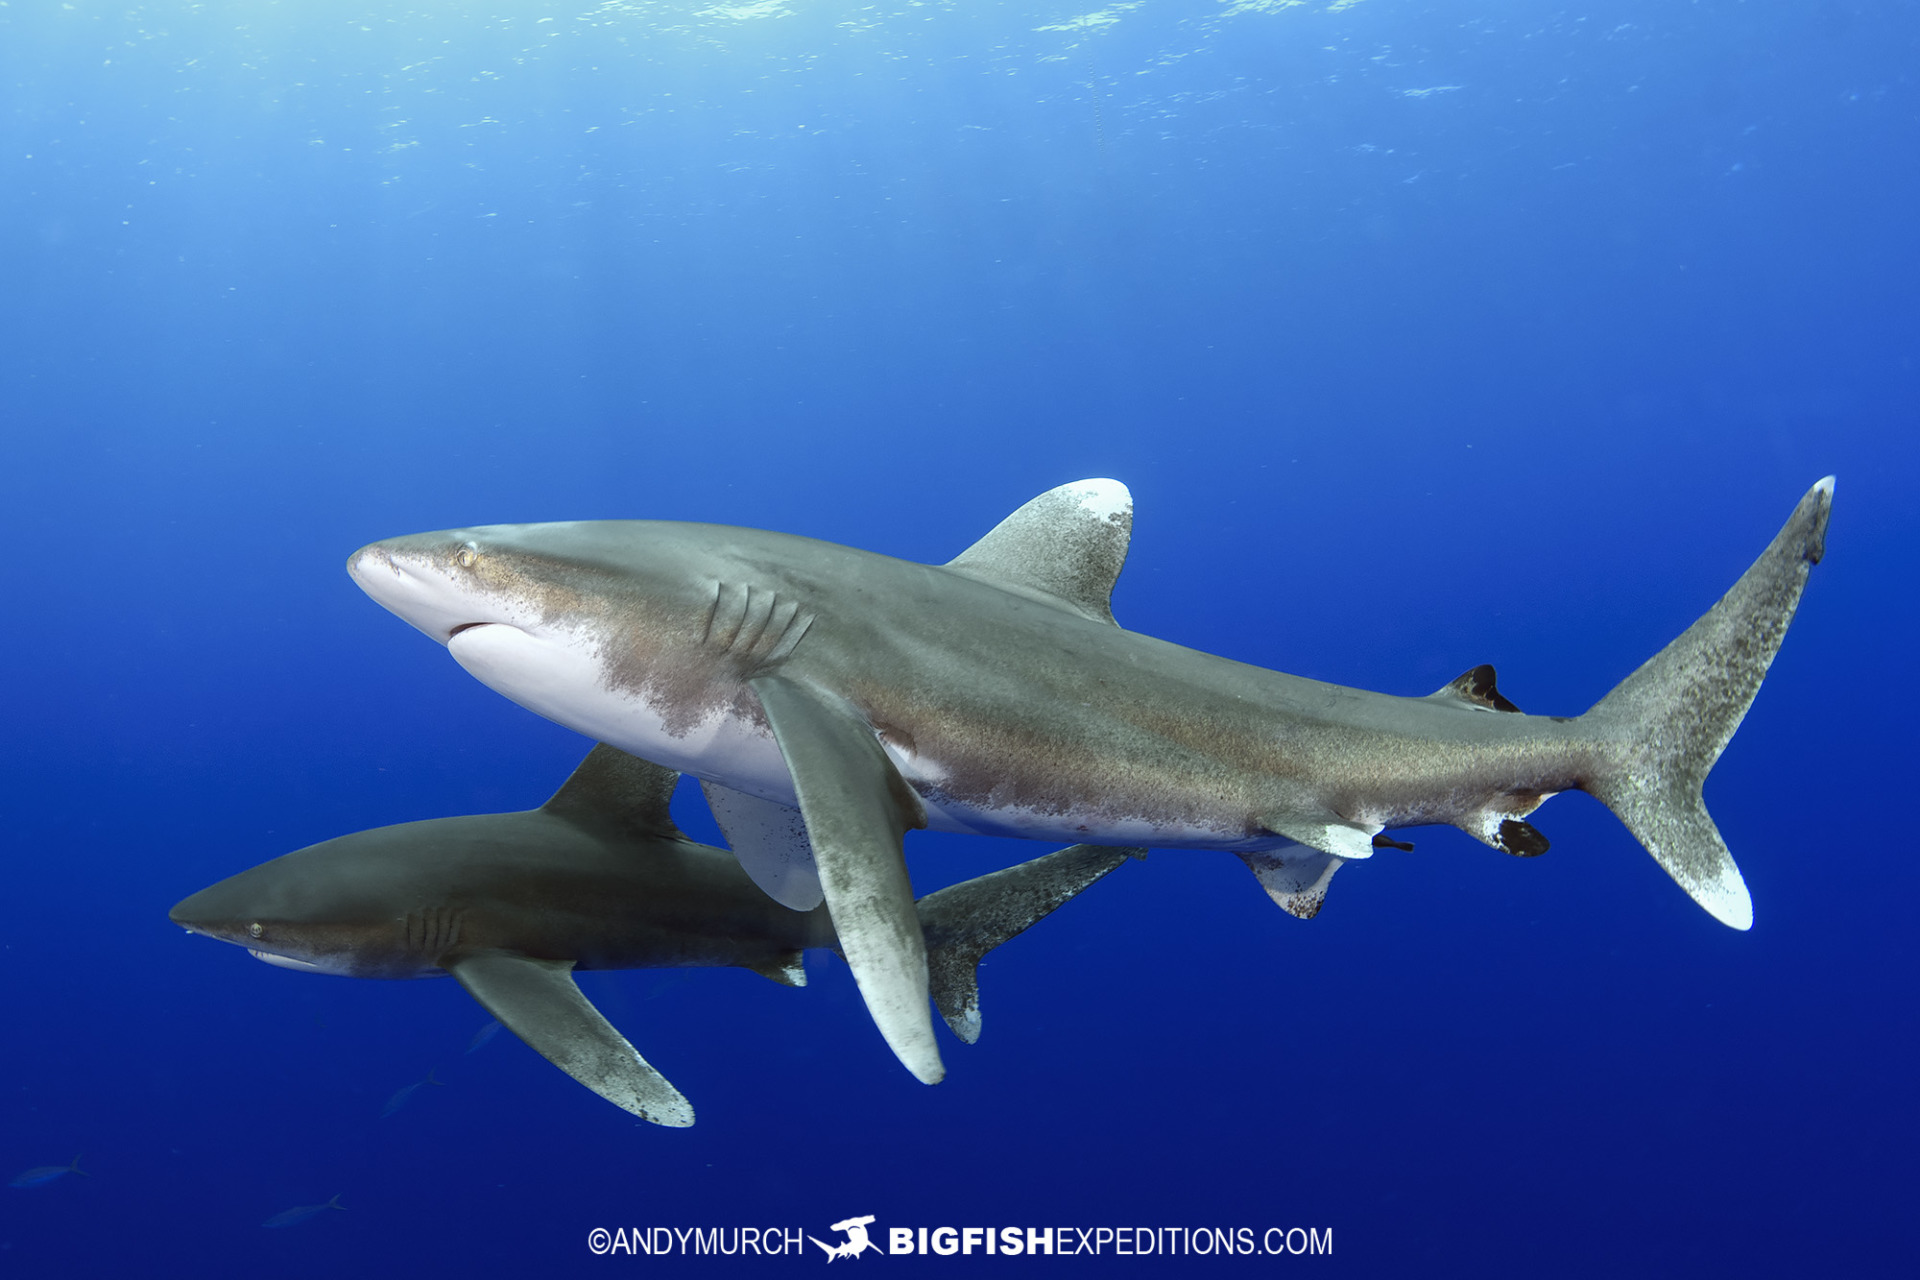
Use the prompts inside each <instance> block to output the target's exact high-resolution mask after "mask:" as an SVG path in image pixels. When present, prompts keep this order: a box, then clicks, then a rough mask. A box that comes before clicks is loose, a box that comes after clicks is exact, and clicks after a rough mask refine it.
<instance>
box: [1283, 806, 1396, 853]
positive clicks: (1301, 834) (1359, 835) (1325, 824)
mask: <svg viewBox="0 0 1920 1280" xmlns="http://www.w3.org/2000/svg"><path fill="white" fill-rule="evenodd" d="M1260 825H1261V826H1263V827H1265V828H1266V829H1267V830H1268V831H1271V832H1273V833H1274V834H1275V835H1277V836H1285V837H1286V838H1287V839H1289V840H1292V841H1294V842H1295V843H1297V844H1304V845H1306V846H1308V847H1309V848H1312V849H1318V850H1320V851H1321V852H1322V853H1330V854H1332V855H1333V856H1335V857H1336V858H1343V859H1345V860H1346V861H1348V862H1353V861H1355V860H1357V859H1360V858H1371V857H1372V856H1373V838H1374V836H1376V835H1378V834H1379V833H1380V827H1379V826H1378V825H1377V824H1376V825H1371V826H1369V825H1365V824H1362V823H1358V822H1348V821H1347V820H1346V819H1345V818H1342V817H1340V816H1339V815H1338V814H1334V813H1329V812H1327V811H1326V810H1317V811H1305V810H1277V811H1275V812H1272V813H1267V814H1263V815H1261V817H1260Z"/></svg>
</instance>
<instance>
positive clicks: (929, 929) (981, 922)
mask: <svg viewBox="0 0 1920 1280" xmlns="http://www.w3.org/2000/svg"><path fill="white" fill-rule="evenodd" d="M1146 856H1147V851H1146V850H1145V849H1108V848H1102V847H1101V846H1099V845H1091V844H1076V845H1073V846H1070V847H1069V848H1065V849H1061V850H1059V851H1057V852H1055V853H1049V854H1047V855H1045V856H1044V857H1039V858H1034V859H1033V860H1032V861H1029V862H1023V863H1021V864H1020V865H1019V866H1017V867H1008V868H1007V869H1006V870H1004V871H995V872H992V873H990V874H988V875H984V876H976V877H975V878H974V879H972V880H966V881H962V882H961V883H959V884H956V885H950V886H948V887H947V888H945V889H941V890H939V891H938V892H936V893H930V894H928V895H927V896H926V897H924V898H922V899H920V901H919V904H918V909H919V913H920V927H921V928H922V929H923V930H925V932H926V939H927V970H928V974H929V978H930V982H931V986H932V993H933V1003H934V1007H935V1008H937V1009H939V1010H940V1016H941V1017H943V1018H945V1019H946V1020H947V1025H948V1026H949V1027H951V1028H952V1029H953V1034H955V1035H957V1036H959V1037H960V1038H961V1039H962V1040H964V1041H966V1042H967V1043H968V1044H972V1043H973V1042H974V1041H976V1040H978V1039H979V1038H980V974H979V965H980V957H982V956H984V955H986V954H987V952H989V951H991V950H993V949H994V948H995V947H997V946H999V945H1000V944H1001V943H1003V942H1005V941H1006V940H1007V939H1009V938H1012V937H1016V936H1018V935H1019V934H1021V933H1023V932H1025V931H1026V930H1027V929H1028V928H1029V927H1031V926H1032V925H1034V924H1037V923H1038V922H1040V921H1041V920H1044V919H1046V917H1047V916H1049V915H1051V914H1052V913H1053V911H1054V910H1055V909H1056V908H1058V907H1059V906H1061V905H1062V904H1063V903H1065V902H1067V901H1069V900H1070V899H1072V898H1073V897H1074V896H1076V895H1077V894H1078V893H1079V892H1080V891H1081V890H1082V889H1085V888H1086V887H1087V886H1088V885H1090V884H1092V883H1094V881H1096V880H1098V879H1100V878H1101V877H1102V876H1104V875H1106V874H1107V873H1108V872H1109V871H1112V870H1113V869H1114V868H1115V867H1117V866H1119V865H1120V864H1121V863H1123V862H1125V861H1126V860H1127V859H1128V858H1129V857H1133V858H1144V857H1146Z"/></svg>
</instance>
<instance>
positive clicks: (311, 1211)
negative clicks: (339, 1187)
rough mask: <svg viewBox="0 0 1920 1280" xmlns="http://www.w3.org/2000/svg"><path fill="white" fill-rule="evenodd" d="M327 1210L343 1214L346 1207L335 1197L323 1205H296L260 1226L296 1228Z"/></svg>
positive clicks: (283, 1210)
mask: <svg viewBox="0 0 1920 1280" xmlns="http://www.w3.org/2000/svg"><path fill="white" fill-rule="evenodd" d="M328 1209H338V1210H339V1211H340V1212H342V1213H345V1212H346V1211H347V1206H345V1205H343V1204H341V1203H340V1197H339V1196H338V1195H336V1196H334V1197H333V1199H331V1200H329V1201H327V1202H326V1203H325V1204H297V1205H295V1206H294V1207H293V1208H291V1209H282V1210H281V1211H280V1212H279V1213H276V1214H274V1215H273V1216H272V1217H271V1218H268V1219H267V1220H266V1221H265V1222H263V1223H261V1224H260V1225H261V1226H263V1227H296V1226H299V1225H300V1224H301V1223H303V1222H305V1221H306V1220H307V1219H308V1218H311V1217H314V1216H316V1215H318V1214H322V1213H325V1212H326V1211H327V1210H328Z"/></svg>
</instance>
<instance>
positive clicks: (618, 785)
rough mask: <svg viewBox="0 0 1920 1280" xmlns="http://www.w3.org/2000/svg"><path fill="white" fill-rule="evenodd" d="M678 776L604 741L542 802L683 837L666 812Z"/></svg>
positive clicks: (595, 819)
mask: <svg viewBox="0 0 1920 1280" xmlns="http://www.w3.org/2000/svg"><path fill="white" fill-rule="evenodd" d="M679 781H680V775H679V774H677V773H675V772H674V771H673V770H671V769H668V768H665V767H663V766H661V765H657V764H654V763H652V762H651V761H648V760H642V759H640V757H638V756H630V755H628V754H627V753H626V752H624V751H622V750H620V748H618V747H610V746H608V745H607V744H606V743H604V742H602V743H598V744H596V745H595V746H594V748H593V750H591V751H589V752H587V758H586V759H585V760H582V761H581V762H580V763H579V765H578V766H577V767H575V769H574V771H573V774H572V776H571V777H569V778H568V779H567V780H566V782H565V783H563V784H562V785H561V787H560V789H559V790H558V791H556V792H554V793H553V798H552V799H550V800H548V801H547V802H546V803H545V804H544V805H542V806H540V807H541V808H542V809H544V810H546V811H547V812H548V813H551V814H555V815H557V816H559V817H562V818H568V819H571V820H573V821H575V822H582V823H586V824H588V825H595V824H606V823H614V824H617V825H620V826H623V827H625V828H627V829H628V830H630V831H632V832H633V833H635V834H638V835H644V836H665V837H667V838H668V839H670V840H684V839H686V836H684V835H683V834H681V831H680V828H679V827H677V826H675V825H674V822H673V815H672V814H671V813H670V812H668V806H669V805H670V804H671V803H672V800H673V788H674V786H675V785H676V784H677V783H678V782H679ZM503 1021H504V1019H503Z"/></svg>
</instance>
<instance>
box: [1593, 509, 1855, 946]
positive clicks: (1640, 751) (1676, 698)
mask: <svg viewBox="0 0 1920 1280" xmlns="http://www.w3.org/2000/svg"><path fill="white" fill-rule="evenodd" d="M1832 508H1833V477H1832V476H1828V477H1827V478H1826V479H1824V480H1822V481H1820V483H1818V484H1816V485H1814V486H1813V488H1812V489H1810V490H1808V492H1807V495H1806V496H1805V497H1803V498H1801V499H1800V504H1799V506H1797V507H1795V508H1794V512H1793V515H1792V516H1790V517H1789V518H1788V519H1787V523H1786V526H1785V527H1784V528H1782V529H1781V530H1780V532H1779V534H1778V535H1777V536H1776V537H1775V538H1774V540H1773V542H1772V543H1771V544H1770V545H1769V546H1768V547H1767V549H1766V550H1765V551H1763V552H1761V554H1760V558H1759V559H1758V560H1755V561H1754V562H1753V565H1752V567H1750V568H1749V569H1748V570H1747V571H1746V572H1745V573H1744V574H1742V575H1741V576H1740V580H1739V581H1738V582H1736V583H1734V584H1733V588H1732V590H1730V591H1728V592H1727V594H1726V595H1725V596H1723V597H1721V599H1720V602H1719V603H1718V604H1716V605H1714V606H1713V608H1712V609H1710V610H1708V611H1707V612H1706V614H1704V615H1703V616H1702V617H1701V618H1700V620H1699V621H1697V622H1695V623H1694V624H1693V625H1692V626H1691V627H1688V628H1687V629H1686V631H1684V632H1682V633H1681V635H1680V637H1679V639H1677V640H1675V641H1674V642H1673V643H1672V644H1670V645H1668V646H1667V647H1666V648H1664V649H1662V650H1661V651H1660V652H1659V653H1656V654H1655V655H1654V656H1653V657H1652V658H1650V659H1648V660H1647V662H1646V664H1645V665H1643V666H1642V667H1641V668H1640V669H1639V670H1638V671H1636V672H1634V673H1633V674H1632V675H1630V676H1628V677H1627V678H1626V679H1625V680H1623V681H1621V682H1620V684H1619V685H1618V686H1617V687H1615V689H1614V690H1613V692H1611V693H1609V694H1608V695H1607V696H1606V697H1604V698H1602V699H1601V700H1600V701H1599V702H1598V703H1596V704H1595V705H1594V707H1593V709H1592V710H1591V711H1589V712H1587V714H1586V715H1585V716H1583V717H1582V718H1581V719H1582V722H1583V723H1584V724H1586V725H1588V727H1589V728H1590V729H1591V731H1592V732H1593V733H1594V734H1595V736H1596V737H1597V738H1599V739H1600V740H1601V741H1602V742H1605V743H1608V744H1610V745H1612V746H1613V748H1614V754H1615V756H1616V761H1615V763H1614V765H1613V767H1611V768H1608V769H1606V770H1603V771H1602V772H1600V773H1599V775H1598V776H1596V777H1593V778H1590V779H1588V780H1587V781H1586V783H1585V787H1586V789H1587V790H1588V791H1589V792H1591V793H1592V794H1593V795H1594V797H1595V798H1597V799H1598V800H1600V801H1601V802H1602V803H1603V804H1605V805H1606V806H1607V807H1608V808H1609V809H1611V810H1613V812H1614V813H1615V814H1616V815H1617V816H1618V817H1619V819H1620V821H1622V822H1624V823H1626V825H1627V829H1628V830H1629V831H1631V832H1633V834H1634V836H1635V838H1636V839H1638V840H1639V841H1640V843H1641V844H1642V845H1644V846H1645V847H1646V850H1647V852H1648V853H1651V854H1652V855H1653V856H1654V858H1655V860H1656V861H1658V862H1659V863H1660V865H1661V866H1662V867H1664V868H1666V871H1667V874H1668V875H1670V876H1672V877H1673V878H1674V880H1675V882H1676V883H1678V884H1679V885H1680V887H1681V888H1683V889H1685V890H1686V891H1687V892H1688V893H1689V894H1690V895H1692V897H1693V900H1694V901H1695V902H1697V903H1699V904H1700V905H1701V906H1702V907H1705V908H1706V909H1707V911H1708V912H1710V913H1711V914H1712V915H1713V916H1714V918H1715V919H1717V920H1719V921H1721V922H1722V923H1723V924H1728V925H1731V926H1733V927H1734V928H1736V929H1748V928H1751V927H1752V926H1753V900H1752V898H1751V897H1750V896H1749V895H1748V893H1747V884H1746V881H1745V880H1744V879H1743V878H1742V877H1741V875H1740V868H1739V867H1737V866H1735V865H1734V861H1733V855H1732V854H1730V853H1729V852H1728V851H1727V846H1726V842H1725V841H1723V840H1722V839H1721V838H1720V832H1719V829H1718V828H1716V827H1715V826H1714V825H1713V819H1712V818H1711V817H1709V816H1707V807H1706V804H1705V802H1704V801H1703V800H1702V798H1701V794H1700V789H1701V785H1702V784H1703V783H1704V782H1705V781H1706V777H1707V771H1708V770H1710V769H1711V768H1713V765H1714V762H1715V761H1716V760H1718V759H1719V758H1720V753H1721V751H1723V750H1725V748H1726V745H1727V742H1728V741H1729V740H1730V739H1731V738H1732V737H1733V733H1734V730H1735V729H1737V728H1739V727H1740V721H1741V720H1742V719H1743V718H1744V717H1745V716H1746V714H1747V707H1748V706H1749V705H1750V704H1751V703H1752V702H1753V698H1754V695H1755V694H1756V693H1758V692H1759V690H1760V682H1761V680H1763V679H1764V678H1765V677H1766V674H1767V668H1768V667H1769V666H1770V665H1772V663H1773V655H1774V654H1775V653H1777V652H1779V649H1780V642H1781V641H1782V640H1783V639H1785V638H1786V634H1787V626H1788V624H1789V623H1791V622H1792V621H1793V614H1794V610H1795V609H1796V608H1798V607H1799V604H1800V593H1801V592H1802V591H1803V590H1804V589H1805V588H1806V585H1807V574H1808V572H1809V571H1810V570H1811V569H1812V568H1813V566H1814V565H1816V564H1818V563H1820V558H1821V556H1822V555H1824V554H1825V552H1826V537H1827V517H1828V514H1829V513H1830V512H1831V511H1832Z"/></svg>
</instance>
